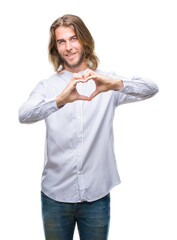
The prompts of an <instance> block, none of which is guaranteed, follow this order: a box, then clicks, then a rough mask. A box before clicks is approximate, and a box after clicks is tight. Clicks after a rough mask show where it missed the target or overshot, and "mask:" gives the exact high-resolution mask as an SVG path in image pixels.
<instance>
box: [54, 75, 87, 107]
mask: <svg viewBox="0 0 177 240" xmlns="http://www.w3.org/2000/svg"><path fill="white" fill-rule="evenodd" d="M88 80H89V79H84V78H83V76H82V75H81V74H78V73H74V74H73V76H72V78H71V80H70V81H69V83H68V85H67V86H66V88H65V89H64V90H63V91H62V93H61V94H60V95H59V96H58V97H57V98H56V102H57V106H58V107H61V106H63V105H65V104H66V103H68V102H73V101H75V100H87V101H90V100H91V99H90V98H89V97H87V96H84V95H80V94H79V93H78V91H77V89H76V85H77V83H79V82H83V83H84V82H87V81H88Z"/></svg>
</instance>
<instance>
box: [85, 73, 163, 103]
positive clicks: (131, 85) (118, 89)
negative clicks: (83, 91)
mask: <svg viewBox="0 0 177 240" xmlns="http://www.w3.org/2000/svg"><path fill="white" fill-rule="evenodd" d="M83 77H84V78H85V79H87V80H89V79H93V80H94V81H95V85H96V90H95V91H94V92H93V93H92V94H91V95H90V99H93V98H94V97H95V96H96V95H98V94H99V93H101V92H106V91H109V90H113V91H114V95H115V105H116V106H118V105H120V104H123V103H129V102H135V101H141V100H144V99H147V98H150V97H152V96H154V95H155V94H156V93H157V92H158V90H159V89H158V86H157V85H156V84H155V83H154V82H153V81H152V80H149V79H147V78H146V79H145V78H140V77H133V78H131V79H127V78H124V77H121V76H118V75H116V74H114V73H112V72H111V73H108V74H106V75H103V74H100V73H97V72H94V71H92V70H86V72H85V73H84V74H83Z"/></svg>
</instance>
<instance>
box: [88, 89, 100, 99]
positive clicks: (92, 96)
mask: <svg viewBox="0 0 177 240" xmlns="http://www.w3.org/2000/svg"><path fill="white" fill-rule="evenodd" d="M98 93H99V92H98V91H97V90H95V91H94V92H93V93H92V94H91V95H90V97H89V98H90V100H92V99H93V98H94V97H95V96H96V95H98Z"/></svg>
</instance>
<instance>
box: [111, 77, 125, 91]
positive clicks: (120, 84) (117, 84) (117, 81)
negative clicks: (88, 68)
mask: <svg viewBox="0 0 177 240" xmlns="http://www.w3.org/2000/svg"><path fill="white" fill-rule="evenodd" d="M113 82H114V83H113V90H115V91H120V90H122V88H123V87H124V84H123V81H122V80H121V79H114V81H113Z"/></svg>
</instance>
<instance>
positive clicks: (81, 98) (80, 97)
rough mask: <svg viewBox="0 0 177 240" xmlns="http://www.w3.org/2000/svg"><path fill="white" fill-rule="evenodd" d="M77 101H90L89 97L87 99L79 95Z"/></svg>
mask: <svg viewBox="0 0 177 240" xmlns="http://www.w3.org/2000/svg"><path fill="white" fill-rule="evenodd" d="M78 100H87V101H90V97H87V96H84V95H80V94H79V98H78Z"/></svg>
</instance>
